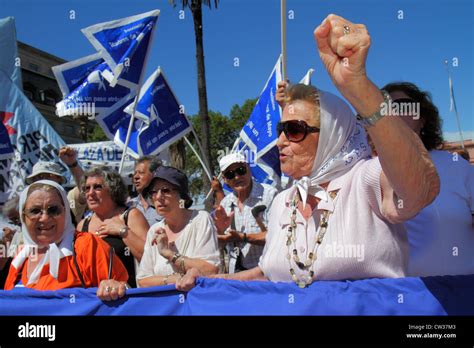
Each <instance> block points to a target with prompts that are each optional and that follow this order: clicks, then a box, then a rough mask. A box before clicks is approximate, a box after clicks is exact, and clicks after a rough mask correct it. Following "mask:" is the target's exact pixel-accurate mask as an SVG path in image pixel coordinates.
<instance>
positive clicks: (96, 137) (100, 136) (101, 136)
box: [87, 124, 109, 142]
mask: <svg viewBox="0 0 474 348" xmlns="http://www.w3.org/2000/svg"><path fill="white" fill-rule="evenodd" d="M87 140H88V141H90V142H96V141H107V140H109V139H108V138H107V136H106V135H105V133H104V131H103V130H102V128H100V126H99V125H98V124H96V125H95V127H94V130H93V131H92V132H91V133H90V134H89V135H88V137H87Z"/></svg>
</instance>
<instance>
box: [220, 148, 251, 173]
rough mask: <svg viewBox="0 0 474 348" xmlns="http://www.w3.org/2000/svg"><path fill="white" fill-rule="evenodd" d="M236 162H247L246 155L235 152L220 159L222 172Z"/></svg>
mask: <svg viewBox="0 0 474 348" xmlns="http://www.w3.org/2000/svg"><path fill="white" fill-rule="evenodd" d="M234 163H247V161H246V159H245V156H244V155H242V154H241V153H240V152H233V153H230V154H228V155H225V156H224V157H222V158H221V160H220V161H219V167H220V169H221V173H222V172H224V171H225V170H226V169H227V168H229V167H230V166H231V165H232V164H234Z"/></svg>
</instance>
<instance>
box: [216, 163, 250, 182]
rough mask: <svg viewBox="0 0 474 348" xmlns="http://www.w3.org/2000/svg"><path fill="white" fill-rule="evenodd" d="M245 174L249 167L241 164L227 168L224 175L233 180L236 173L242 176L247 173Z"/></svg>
mask: <svg viewBox="0 0 474 348" xmlns="http://www.w3.org/2000/svg"><path fill="white" fill-rule="evenodd" d="M245 174H247V167H246V166H240V167H237V168H235V169H233V170H227V171H225V172H224V173H223V174H222V175H224V177H225V178H226V179H227V180H232V179H233V178H235V176H236V175H238V176H242V175H245Z"/></svg>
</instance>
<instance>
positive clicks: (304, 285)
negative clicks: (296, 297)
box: [297, 280, 306, 289]
mask: <svg viewBox="0 0 474 348" xmlns="http://www.w3.org/2000/svg"><path fill="white" fill-rule="evenodd" d="M297 284H298V287H299V288H300V289H304V288H305V287H306V283H305V282H304V281H303V280H300V281H298V283H297Z"/></svg>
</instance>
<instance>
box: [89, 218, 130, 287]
mask: <svg viewBox="0 0 474 348" xmlns="http://www.w3.org/2000/svg"><path fill="white" fill-rule="evenodd" d="M129 212H130V210H126V211H125V212H124V213H123V219H124V220H125V225H126V226H128V213H129ZM90 221H91V217H88V218H87V219H85V220H84V225H82V230H81V232H89V223H90ZM103 240H104V241H105V242H107V243H108V244H109V245H110V246H111V247H112V248H114V251H115V254H116V255H117V256H118V257H119V259H120V261H122V263H123V265H124V266H125V268H126V269H127V272H128V276H129V277H128V284H129V285H130V286H131V287H132V288H136V287H137V281H136V279H135V276H136V275H135V259H134V257H133V254H132V252H131V250H130V248H129V247H127V245H126V244H125V243H124V241H123V240H122V238H120V237H119V236H107V237H105V238H103Z"/></svg>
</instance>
